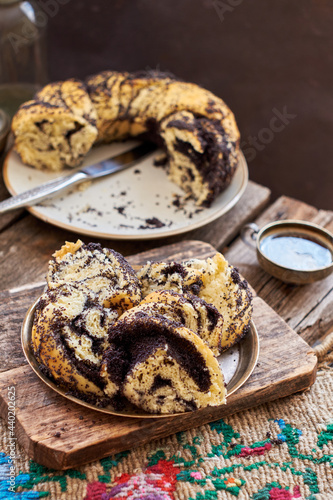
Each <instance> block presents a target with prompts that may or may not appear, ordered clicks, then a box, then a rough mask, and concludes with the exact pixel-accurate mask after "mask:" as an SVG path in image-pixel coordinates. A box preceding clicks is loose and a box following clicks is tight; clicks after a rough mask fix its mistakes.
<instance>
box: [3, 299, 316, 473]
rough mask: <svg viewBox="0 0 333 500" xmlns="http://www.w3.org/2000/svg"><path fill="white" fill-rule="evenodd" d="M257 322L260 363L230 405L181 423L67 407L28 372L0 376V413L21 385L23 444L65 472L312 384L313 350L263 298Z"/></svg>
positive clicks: (19, 425)
mask: <svg viewBox="0 0 333 500" xmlns="http://www.w3.org/2000/svg"><path fill="white" fill-rule="evenodd" d="M254 322H255V324H256V326H257V329H258V332H259V336H260V343H261V350H260V357H259V363H258V365H257V367H256V368H255V371H254V373H253V374H252V376H251V377H250V379H249V380H248V381H247V383H246V384H245V385H244V386H243V387H241V388H240V389H239V390H238V391H236V393H234V394H233V395H231V396H230V398H228V404H227V405H226V406H221V407H217V408H206V409H203V410H200V411H197V412H189V413H186V414H184V415H182V416H181V417H168V418H156V419H142V418H140V419H131V418H123V417H121V418H120V417H115V416H110V415H106V414H102V413H98V412H96V411H94V410H90V409H87V408H84V407H81V406H79V405H77V404H75V403H72V402H71V401H67V400H66V399H65V398H63V397H61V396H60V395H58V394H57V393H55V392H53V391H52V390H51V389H49V388H48V387H47V386H45V385H44V384H43V383H42V382H41V381H40V380H39V379H38V377H37V376H36V375H35V374H34V373H33V372H32V370H31V369H30V367H29V366H23V367H19V368H16V369H14V370H10V371H7V372H4V373H2V374H0V413H1V415H2V416H3V417H4V418H5V417H6V415H7V412H8V409H7V406H8V387H9V386H15V391H16V432H17V437H18V439H19V442H20V443H21V444H22V445H23V446H24V448H25V450H26V452H27V453H28V455H29V456H30V457H31V458H33V459H34V460H36V461H37V462H39V463H41V464H43V465H46V466H48V467H52V468H57V469H67V468H70V467H77V466H78V465H81V464H83V463H86V462H90V461H91V460H94V459H96V458H102V457H104V456H107V455H109V454H111V453H116V452H119V451H122V450H126V449H129V448H134V447H136V446H138V445H141V444H144V443H147V442H149V441H151V440H153V439H157V438H161V437H165V436H167V435H170V434H172V433H174V432H179V431H182V430H185V429H189V428H192V427H194V426H198V425H201V424H203V423H207V422H210V421H213V420H217V419H218V418H221V417H225V416H226V415H230V414H232V413H236V412H238V411H240V410H244V409H246V408H249V407H251V406H255V405H258V404H261V403H264V402H268V401H272V400H274V399H277V398H279V397H284V396H287V395H289V394H292V393H294V392H297V391H300V390H303V389H305V388H307V387H308V386H310V385H311V384H312V383H313V382H314V379H315V372H316V363H317V358H316V356H315V354H314V352H313V351H312V349H311V348H309V346H308V345H307V344H306V343H305V342H304V341H303V340H302V339H301V338H300V337H299V336H297V335H296V334H295V333H294V332H293V331H292V330H291V329H290V328H289V327H288V326H287V325H286V323H285V322H284V321H283V320H282V319H281V318H280V317H279V316H278V315H277V314H276V313H274V312H273V311H272V309H271V308H270V307H269V306H267V304H265V303H264V302H263V301H262V300H261V299H260V298H259V297H255V299H254ZM58 433H59V434H58Z"/></svg>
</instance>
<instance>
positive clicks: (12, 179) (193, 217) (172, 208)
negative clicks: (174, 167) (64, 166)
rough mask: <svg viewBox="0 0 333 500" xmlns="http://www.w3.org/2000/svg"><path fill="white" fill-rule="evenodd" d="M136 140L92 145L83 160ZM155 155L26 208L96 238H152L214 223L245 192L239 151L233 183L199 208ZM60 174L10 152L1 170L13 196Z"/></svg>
mask: <svg viewBox="0 0 333 500" xmlns="http://www.w3.org/2000/svg"><path fill="white" fill-rule="evenodd" d="M137 144H138V143H137V142H134V141H128V142H125V143H114V144H108V145H103V146H98V147H95V148H93V149H92V150H91V151H90V152H89V154H88V155H87V157H86V158H85V161H84V162H83V165H92V164H94V163H97V162H99V161H102V160H105V159H106V158H109V157H111V156H114V155H117V154H119V153H121V152H123V151H126V150H128V149H131V148H132V147H134V146H135V145H137ZM157 154H158V152H157V153H155V154H153V155H151V156H150V157H148V158H146V159H145V160H143V161H141V162H140V163H138V164H137V165H136V166H133V167H131V168H129V169H127V170H124V171H123V172H118V173H116V174H114V175H111V176H108V177H105V178H103V179H100V180H95V181H94V182H91V183H90V185H88V186H86V188H85V189H84V190H82V185H81V188H80V187H79V188H78V187H75V188H74V190H73V191H69V192H66V193H60V194H59V195H57V196H56V197H54V198H51V199H48V200H44V201H43V202H41V203H40V204H38V205H35V206H34V207H31V208H29V211H30V212H31V213H32V214H33V215H35V216H36V217H38V218H39V219H42V220H43V221H45V222H48V223H50V224H53V225H55V226H59V227H62V228H64V229H68V230H70V231H74V232H76V233H79V234H84V235H89V236H92V237H95V238H112V239H124V240H136V239H153V238H161V237H166V236H171V235H175V234H181V233H184V232H186V231H189V230H192V229H196V228H198V227H201V226H203V225H205V224H208V223H209V222H212V221H213V220H215V219H217V218H218V217H220V216H221V215H223V214H225V213H226V212H228V211H229V210H230V209H231V208H232V207H233V206H234V205H235V204H236V203H237V201H238V200H239V199H240V197H241V196H242V194H243V193H244V190H245V188H246V185H247V182H248V168H247V164H246V161H245V158H244V156H243V154H241V155H240V159H239V164H238V167H237V170H236V173H235V175H234V177H233V179H232V182H231V184H230V185H229V186H228V188H227V189H226V190H225V191H223V193H221V194H220V195H219V196H218V197H217V199H216V200H215V201H214V202H213V204H212V206H211V207H210V208H199V207H197V206H196V205H195V204H194V202H193V200H187V201H184V192H183V191H182V190H181V189H180V187H178V186H176V185H175V184H174V183H172V182H170V181H169V180H168V178H167V176H166V173H165V171H164V169H163V168H157V167H155V166H154V164H153V160H154V157H155V156H156V155H157ZM65 173H70V170H69V169H68V170H66V172H65ZM60 175H64V172H60V173H59V172H58V173H55V172H45V171H41V170H36V169H34V168H32V167H29V166H27V165H24V164H23V163H22V161H21V160H20V158H19V156H18V155H17V154H16V153H15V152H14V151H11V152H10V153H9V154H8V155H7V158H6V161H5V164H4V171H3V176H4V181H5V184H6V187H7V189H8V191H9V192H10V193H11V194H12V195H15V194H19V193H22V192H23V191H26V190H28V189H32V188H34V187H36V186H38V185H40V184H42V183H44V182H47V181H49V180H52V179H55V178H57V177H59V176H60ZM177 200H180V204H179V203H178V201H177ZM179 205H180V206H179ZM158 226H160V227H158Z"/></svg>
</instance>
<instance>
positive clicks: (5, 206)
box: [0, 142, 156, 213]
mask: <svg viewBox="0 0 333 500" xmlns="http://www.w3.org/2000/svg"><path fill="white" fill-rule="evenodd" d="M155 150H156V146H155V145H154V144H152V143H150V142H144V143H142V144H140V145H139V146H136V147H135V148H133V149H130V150H129V151H125V153H121V154H119V155H117V156H114V157H112V158H109V159H108V160H104V161H101V162H99V163H96V164H95V165H89V166H88V167H83V168H80V169H79V170H76V171H75V172H73V173H72V174H70V175H64V176H62V177H58V178H57V179H55V180H53V181H49V182H45V183H44V184H41V185H39V186H37V187H35V188H32V189H29V190H28V191H24V192H23V193H20V194H17V195H15V196H12V197H11V198H8V199H7V200H4V201H2V202H1V203H0V213H5V212H8V211H9V210H14V209H15V208H22V207H26V206H32V205H35V204H36V203H37V202H39V201H41V200H44V199H45V198H49V197H50V196H52V195H53V194H55V193H58V192H59V191H62V190H63V189H66V188H68V187H70V186H74V185H76V184H79V183H81V182H84V181H89V180H92V179H97V178H100V177H104V176H106V175H111V174H114V173H115V172H119V171H121V170H125V169H126V168H128V167H131V166H133V165H135V164H136V163H137V162H138V161H139V160H142V159H144V158H145V157H146V156H147V155H149V154H150V153H152V152H153V151H155Z"/></svg>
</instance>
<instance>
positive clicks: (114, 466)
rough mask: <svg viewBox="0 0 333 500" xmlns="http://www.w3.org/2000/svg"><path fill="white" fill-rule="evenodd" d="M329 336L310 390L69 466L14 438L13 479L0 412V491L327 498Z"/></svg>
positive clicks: (91, 497) (330, 492)
mask: <svg viewBox="0 0 333 500" xmlns="http://www.w3.org/2000/svg"><path fill="white" fill-rule="evenodd" d="M332 340H333V336H332V339H331V341H330V342H331V344H332V346H330V345H329V347H328V348H327V349H326V353H325V352H324V353H323V350H322V351H320V352H319V350H320V349H321V347H320V348H318V354H319V360H322V365H321V368H322V369H321V370H320V371H319V372H318V376H317V380H316V382H315V384H314V386H313V387H312V388H311V389H310V390H308V391H305V392H304V393H302V394H296V395H294V396H290V397H288V398H284V399H281V400H278V401H275V402H272V403H269V404H264V405H261V406H258V407H257V408H253V409H250V410H247V411H244V412H241V413H238V414H236V415H233V416H230V417H228V418H225V419H224V420H218V421H217V422H212V423H210V424H207V425H204V426H201V427H198V428H196V429H192V430H190V431H187V432H181V433H178V434H175V435H173V436H170V437H168V438H165V439H162V440H159V441H154V442H151V443H149V444H147V445H145V446H141V447H139V448H136V449H134V450H132V451H126V452H122V453H118V454H116V455H114V456H110V457H107V458H104V459H101V460H98V461H96V462H94V463H91V464H88V465H86V466H83V467H79V468H78V469H76V470H74V469H73V470H69V471H65V472H59V471H55V470H50V469H47V468H45V467H42V466H40V465H38V464H37V463H35V462H33V461H31V460H29V459H28V458H27V457H26V455H25V453H24V451H23V450H22V449H21V448H20V447H19V446H18V445H17V446H16V452H17V456H16V461H15V463H16V468H17V470H16V472H15V486H14V487H13V488H10V487H9V486H10V483H9V471H10V467H11V459H10V449H9V431H8V429H7V424H6V423H5V422H4V421H0V424H1V452H0V500H4V499H6V500H7V499H8V500H28V499H29V500H30V499H38V498H44V497H45V498H47V499H49V500H67V499H68V500H109V499H130V500H134V499H142V500H178V499H179V500H185V499H189V500H215V499H217V500H218V499H226V500H232V499H236V498H237V499H239V500H245V499H251V500H294V499H297V500H305V499H307V500H331V499H332V500H333V397H332V394H333V368H332V367H331V366H330V364H331V359H330V358H329V357H327V350H328V349H329V350H330V349H331V348H332V347H333V342H332ZM327 345H328V344H327ZM325 356H326V357H325ZM328 356H330V354H329V355H328Z"/></svg>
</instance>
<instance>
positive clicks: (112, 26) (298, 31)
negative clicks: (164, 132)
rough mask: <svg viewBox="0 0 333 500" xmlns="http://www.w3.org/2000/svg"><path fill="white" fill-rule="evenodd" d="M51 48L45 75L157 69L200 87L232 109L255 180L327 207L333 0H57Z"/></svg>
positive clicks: (332, 205)
mask: <svg viewBox="0 0 333 500" xmlns="http://www.w3.org/2000/svg"><path fill="white" fill-rule="evenodd" d="M62 3H63V2H62ZM48 53H49V77H50V79H51V80H55V79H62V78H67V77H73V76H75V77H84V76H86V75H88V74H92V73H94V72H97V71H100V70H105V69H114V70H127V71H135V70H139V69H148V68H158V69H160V70H163V71H171V72H173V73H174V74H175V75H177V76H179V77H181V78H182V79H184V80H187V81H192V82H195V83H198V84H199V85H202V86H203V87H206V88H207V89H209V90H211V91H212V92H214V93H215V94H217V95H218V96H220V97H222V98H223V99H224V100H225V101H226V102H227V104H228V105H229V106H230V107H231V109H232V110H233V112H234V113H235V116H236V119H237V122H238V125H239V128H240V131H241V134H242V141H243V149H244V151H245V152H246V156H247V159H248V164H249V170H250V178H251V179H252V180H254V181H256V182H259V183H261V184H264V185H266V186H268V187H270V189H271V190H272V195H273V198H275V197H277V196H279V195H281V194H285V195H289V196H292V197H295V198H298V199H300V200H303V201H306V202H308V203H310V204H313V205H316V206H317V207H318V208H323V209H333V201H332V198H333V173H332V158H333V67H332V62H333V2H332V0H302V1H300V0H269V1H268V0H225V1H224V0H221V1H219V2H218V1H215V0H211V1H210V0H130V1H126V0H115V1H110V0H94V1H92V2H88V1H83V0H80V1H79V0H69V1H68V2H67V3H64V4H62V5H60V0H59V9H58V12H57V13H56V14H54V15H53V16H50V17H49V30H48ZM284 109H285V110H287V113H288V114H291V115H295V117H294V118H292V119H291V118H290V119H289V123H288V124H285V125H284V126H283V127H281V128H282V129H283V130H280V131H279V132H271V131H269V130H267V129H269V128H270V126H271V125H270V123H271V120H272V118H273V117H274V114H275V113H276V111H275V112H274V110H278V111H279V112H281V113H282V112H283V110H284ZM279 123H280V124H281V122H279ZM264 129H266V130H264ZM258 134H259V135H258ZM251 137H255V138H258V137H259V138H260V139H259V141H257V146H255V147H254V148H253V147H251V146H250V142H251V141H252V139H251ZM261 139H262V140H261ZM264 142H265V144H263V143H264Z"/></svg>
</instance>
